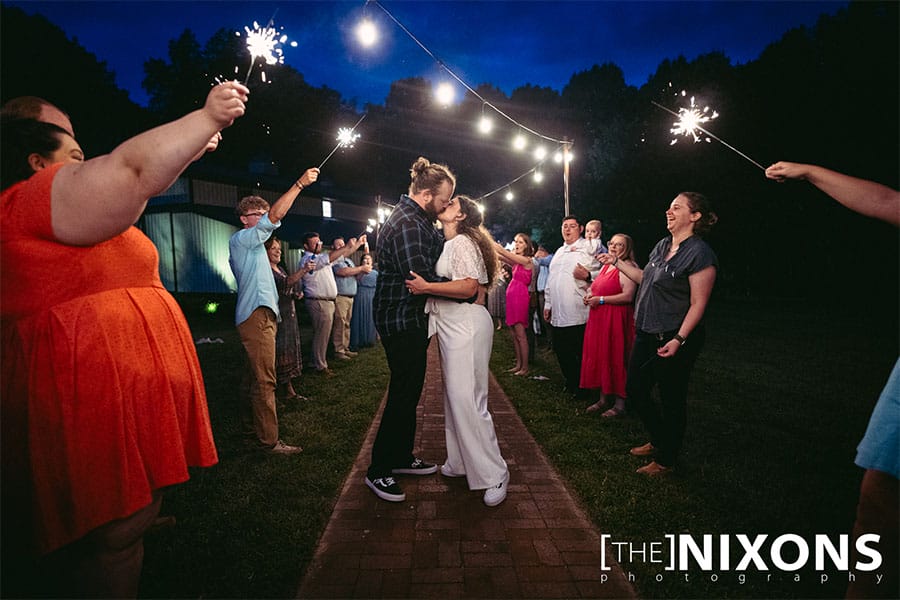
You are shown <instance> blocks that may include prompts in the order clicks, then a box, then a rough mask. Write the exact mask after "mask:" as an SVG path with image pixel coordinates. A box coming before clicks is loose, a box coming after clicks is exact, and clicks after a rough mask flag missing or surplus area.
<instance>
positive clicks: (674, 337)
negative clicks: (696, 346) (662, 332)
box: [672, 333, 687, 346]
mask: <svg viewBox="0 0 900 600" xmlns="http://www.w3.org/2000/svg"><path fill="white" fill-rule="evenodd" d="M672 339H673V340H677V341H678V343H679V344H681V345H682V346H684V343H685V342H686V341H687V339H685V338H684V337H682V336H681V334H678V333H676V334H675V335H673V336H672Z"/></svg>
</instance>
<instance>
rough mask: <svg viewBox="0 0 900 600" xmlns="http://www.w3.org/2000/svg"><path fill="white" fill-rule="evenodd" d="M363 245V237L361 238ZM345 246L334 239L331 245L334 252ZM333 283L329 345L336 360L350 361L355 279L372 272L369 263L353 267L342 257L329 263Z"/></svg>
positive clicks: (351, 263)
mask: <svg viewBox="0 0 900 600" xmlns="http://www.w3.org/2000/svg"><path fill="white" fill-rule="evenodd" d="M362 243H363V244H364V243H365V237H363V242H362ZM344 246H346V243H345V242H344V238H342V237H336V238H334V241H333V242H332V244H331V247H332V248H334V249H335V250H340V249H341V248H343V247H344ZM331 270H332V271H333V272H334V281H335V283H336V284H337V292H338V294H337V298H335V299H334V326H333V327H332V332H331V343H332V344H333V345H334V356H335V358H337V359H338V360H350V359H351V358H355V357H356V352H354V351H353V350H351V349H350V327H351V325H350V323H351V319H352V318H353V306H354V304H355V300H356V294H357V292H358V291H359V285H358V283H357V278H358V276H359V275H365V274H366V273H368V272H369V271H371V270H372V265H371V263H370V264H368V265H366V264H361V265H359V266H357V265H355V264H354V263H353V261H352V260H350V257H349V256H346V255H344V256H342V257H340V258H338V259H337V260H335V261H334V262H332V263H331Z"/></svg>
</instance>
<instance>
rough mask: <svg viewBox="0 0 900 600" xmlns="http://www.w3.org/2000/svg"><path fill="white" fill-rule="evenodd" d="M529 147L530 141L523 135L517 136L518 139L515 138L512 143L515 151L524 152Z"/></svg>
mask: <svg viewBox="0 0 900 600" xmlns="http://www.w3.org/2000/svg"><path fill="white" fill-rule="evenodd" d="M527 145H528V141H527V140H526V139H525V136H524V135H522V134H521V133H519V134H516V137H514V138H513V141H512V146H513V149H515V150H518V151H519V152H521V151H522V150H524V149H525V146H527Z"/></svg>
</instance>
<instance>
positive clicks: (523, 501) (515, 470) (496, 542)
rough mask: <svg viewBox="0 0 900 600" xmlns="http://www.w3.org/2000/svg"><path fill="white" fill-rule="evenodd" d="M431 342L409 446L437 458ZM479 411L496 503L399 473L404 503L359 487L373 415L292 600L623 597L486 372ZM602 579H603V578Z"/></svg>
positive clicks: (623, 585)
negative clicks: (485, 406) (498, 467)
mask: <svg viewBox="0 0 900 600" xmlns="http://www.w3.org/2000/svg"><path fill="white" fill-rule="evenodd" d="M436 349H437V344H436V343H432V344H431V351H430V352H429V364H428V376H427V378H426V381H425V389H424V391H423V394H422V401H421V402H420V403H419V427H418V429H417V440H416V451H417V453H418V454H419V455H420V456H422V457H423V458H425V459H426V460H429V461H436V462H438V463H440V462H441V461H442V460H443V458H444V417H443V389H442V386H443V383H442V379H441V375H440V362H439V360H438V355H437V350H436ZM489 406H490V408H491V412H492V414H493V416H494V424H495V427H496V429H497V437H498V438H499V440H500V450H501V452H502V453H503V457H504V458H505V459H506V462H507V463H508V465H509V470H510V485H509V494H508V496H507V498H506V501H505V502H504V503H503V504H501V505H500V506H498V507H495V508H488V507H486V506H485V505H484V504H483V502H482V492H478V491H469V489H468V486H467V485H466V481H465V478H459V479H447V478H445V477H442V476H441V475H440V474H439V473H437V474H434V475H430V476H426V477H409V476H402V475H401V476H399V478H398V480H399V481H400V484H401V486H402V487H403V491H404V492H405V493H406V501H405V502H385V501H383V500H379V499H378V498H376V497H375V495H374V494H373V493H372V492H371V491H370V490H369V488H367V487H366V485H365V484H364V483H363V478H364V477H365V471H366V468H367V467H368V465H369V458H370V455H371V450H372V442H373V440H374V438H375V432H376V431H377V427H378V423H379V422H380V415H381V412H380V411H379V414H378V416H377V417H376V419H375V421H374V422H373V424H372V427H371V428H370V430H369V432H368V434H367V435H366V440H365V442H364V443H363V447H362V449H361V450H360V452H359V455H358V456H357V458H356V463H355V464H354V466H353V469H352V471H351V473H350V477H349V478H348V479H347V481H345V482H344V487H343V489H342V490H341V495H340V498H338V501H337V504H336V505H335V507H334V513H333V514H332V516H331V519H330V520H329V522H328V525H327V526H326V528H325V532H324V534H323V535H322V538H321V539H320V540H319V546H318V548H317V549H316V554H315V556H314V557H313V560H312V562H311V564H310V566H309V569H308V570H307V572H306V576H305V578H304V580H303V581H302V582H301V584H300V589H299V590H298V594H297V596H298V597H299V598H426V597H431V598H634V597H635V592H634V590H633V589H632V587H631V586H630V585H629V584H628V582H627V581H626V579H625V576H624V574H623V572H622V570H621V569H620V568H619V566H618V565H616V564H615V561H613V560H612V557H611V553H610V552H607V553H606V560H607V564H609V565H611V566H612V567H613V568H612V570H610V571H605V572H601V570H600V553H601V547H600V534H599V532H598V531H597V530H596V529H595V528H594V526H593V525H592V524H591V522H590V521H589V520H588V519H587V517H586V516H585V514H584V512H583V511H582V510H581V508H580V507H579V506H578V505H577V504H576V502H575V501H574V500H573V498H572V495H571V494H570V493H569V491H568V489H567V488H566V486H565V485H564V483H563V482H562V481H561V479H560V477H559V474H558V473H557V472H556V471H555V469H554V468H553V467H552V466H551V465H550V463H549V461H548V460H547V458H546V457H545V456H544V454H543V452H542V451H541V449H540V448H539V447H538V445H537V443H536V442H535V441H534V438H532V437H531V434H530V433H528V430H526V429H525V426H524V424H523V423H522V421H521V419H519V416H518V414H517V413H516V411H515V409H514V408H513V406H512V404H511V403H510V401H509V399H508V398H507V397H506V395H505V394H504V393H503V390H502V389H501V388H500V386H499V385H498V384H497V381H496V380H495V379H494V377H493V376H491V382H490V396H489ZM604 576H605V578H604Z"/></svg>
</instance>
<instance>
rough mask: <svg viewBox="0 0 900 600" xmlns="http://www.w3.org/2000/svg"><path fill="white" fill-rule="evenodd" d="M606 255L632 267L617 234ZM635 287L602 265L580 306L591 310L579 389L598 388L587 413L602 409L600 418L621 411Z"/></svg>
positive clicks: (630, 249) (630, 252)
mask: <svg viewBox="0 0 900 600" xmlns="http://www.w3.org/2000/svg"><path fill="white" fill-rule="evenodd" d="M609 254H610V255H612V256H615V257H617V258H618V259H619V262H623V261H624V262H626V263H628V264H633V265H635V266H637V265H636V263H635V262H634V244H633V242H632V241H631V237H629V236H627V235H625V234H623V233H618V234H616V235H614V236H613V237H612V239H610V240H609ZM636 291H637V285H636V284H635V283H634V282H633V281H632V280H630V279H628V278H627V277H625V275H624V274H623V273H622V272H620V271H619V269H617V268H616V267H614V266H613V265H611V264H609V265H604V266H603V268H601V269H600V273H599V274H598V275H597V277H596V278H595V279H594V281H593V283H591V289H590V291H589V292H588V294H587V295H586V296H585V297H584V303H585V304H586V305H588V306H590V307H591V310H590V313H589V314H588V321H587V325H586V326H585V329H584V349H583V351H582V355H581V387H582V388H585V389H599V390H600V400H599V401H597V402H596V403H595V404H592V405H590V406H588V407H587V412H595V411H598V410H602V409H604V408H606V409H607V410H606V412H604V413H603V416H604V417H617V416H619V415H621V414H623V413H624V412H625V400H624V399H625V380H626V379H627V373H628V357H629V356H630V355H631V346H632V344H633V342H634V304H633V303H634V294H635V292H636Z"/></svg>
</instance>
